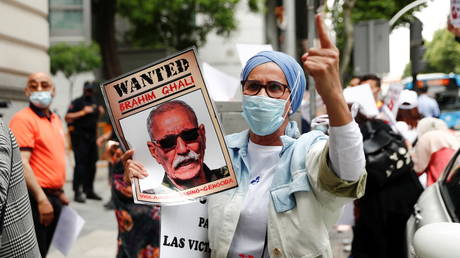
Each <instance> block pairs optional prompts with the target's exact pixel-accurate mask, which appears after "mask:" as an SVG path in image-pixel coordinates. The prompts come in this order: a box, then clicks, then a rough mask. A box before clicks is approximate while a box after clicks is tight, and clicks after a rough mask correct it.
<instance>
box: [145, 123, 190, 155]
mask: <svg viewBox="0 0 460 258" xmlns="http://www.w3.org/2000/svg"><path fill="white" fill-rule="evenodd" d="M198 136H199V133H198V128H193V129H189V130H184V131H182V132H181V133H179V134H170V135H166V136H165V137H164V138H163V139H161V140H153V141H152V142H153V143H155V144H157V145H160V147H161V148H162V149H163V150H165V151H170V150H172V149H174V148H175V147H176V144H177V137H180V138H181V139H182V140H184V141H185V142H186V143H190V142H194V141H196V139H198Z"/></svg>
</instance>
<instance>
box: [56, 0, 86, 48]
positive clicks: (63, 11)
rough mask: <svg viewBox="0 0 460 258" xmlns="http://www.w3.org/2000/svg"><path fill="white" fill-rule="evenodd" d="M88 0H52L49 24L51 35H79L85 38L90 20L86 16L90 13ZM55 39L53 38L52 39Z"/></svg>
mask: <svg viewBox="0 0 460 258" xmlns="http://www.w3.org/2000/svg"><path fill="white" fill-rule="evenodd" d="M88 4H89V1H88V0H50V11H49V24H50V36H51V37H52V38H53V37H58V38H61V40H64V41H65V38H62V37H79V38H81V40H83V39H84V37H85V34H87V32H86V31H85V30H86V29H87V28H88V27H89V26H88V24H86V23H89V20H88V19H87V18H86V16H87V15H89V13H85V12H88V11H89V10H88V11H86V10H85V9H86V8H85V7H86V6H85V5H88ZM52 40H53V39H52Z"/></svg>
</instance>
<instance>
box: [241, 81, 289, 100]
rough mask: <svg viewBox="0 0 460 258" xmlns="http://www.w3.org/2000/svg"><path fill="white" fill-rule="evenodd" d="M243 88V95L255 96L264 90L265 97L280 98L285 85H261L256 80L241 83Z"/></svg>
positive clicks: (272, 82) (276, 83)
mask: <svg viewBox="0 0 460 258" xmlns="http://www.w3.org/2000/svg"><path fill="white" fill-rule="evenodd" d="M241 85H242V87H243V94H245V95H251V96H252V95H257V94H259V92H260V90H261V89H262V88H264V89H265V92H266V93H267V95H268V96H269V97H271V98H281V97H282V96H283V95H284V92H285V91H286V89H287V85H286V84H283V83H281V82H277V81H269V82H267V84H262V83H261V82H260V81H256V80H245V81H241Z"/></svg>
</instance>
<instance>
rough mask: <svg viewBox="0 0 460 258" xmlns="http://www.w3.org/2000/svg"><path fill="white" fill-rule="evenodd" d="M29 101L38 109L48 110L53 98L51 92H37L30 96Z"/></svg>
mask: <svg viewBox="0 0 460 258" xmlns="http://www.w3.org/2000/svg"><path fill="white" fill-rule="evenodd" d="M29 101H30V102H31V103H32V104H33V105H34V106H36V107H38V108H47V107H49V106H50V105H51V102H52V101H53V97H52V96H51V92H50V91H35V92H32V93H31V94H30V96H29Z"/></svg>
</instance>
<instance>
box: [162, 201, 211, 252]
mask: <svg viewBox="0 0 460 258" xmlns="http://www.w3.org/2000/svg"><path fill="white" fill-rule="evenodd" d="M210 256H211V249H210V247H209V241H208V206H207V203H206V200H205V199H202V200H200V201H197V202H193V203H189V204H184V205H176V206H166V207H162V208H161V237H160V257H161V258H175V257H188V258H205V257H210Z"/></svg>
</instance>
